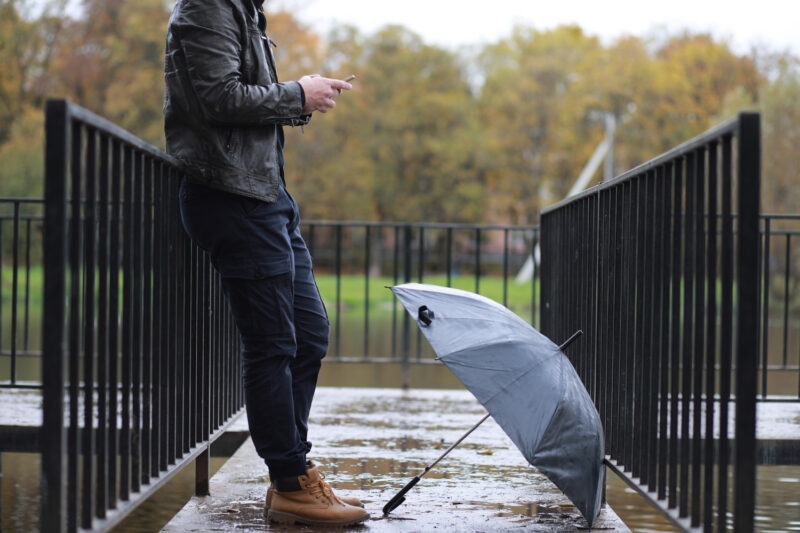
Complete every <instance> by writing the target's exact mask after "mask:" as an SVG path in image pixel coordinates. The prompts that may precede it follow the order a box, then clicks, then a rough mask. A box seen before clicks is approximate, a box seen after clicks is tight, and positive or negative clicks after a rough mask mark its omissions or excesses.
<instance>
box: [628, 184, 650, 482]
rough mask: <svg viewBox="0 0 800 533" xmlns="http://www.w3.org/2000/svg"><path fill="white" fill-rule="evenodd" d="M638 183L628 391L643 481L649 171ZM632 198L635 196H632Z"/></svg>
mask: <svg viewBox="0 0 800 533" xmlns="http://www.w3.org/2000/svg"><path fill="white" fill-rule="evenodd" d="M631 181H632V183H633V184H634V185H635V189H636V190H635V205H633V206H632V207H631V222H632V223H633V224H635V226H634V231H632V232H631V239H632V240H633V245H632V248H633V250H631V252H632V261H631V268H633V269H634V271H633V275H632V276H631V277H630V279H631V280H633V281H634V283H635V285H634V287H633V288H632V289H631V294H632V296H633V304H634V305H633V306H632V311H634V312H635V313H636V314H635V319H634V320H633V321H632V322H631V323H630V325H631V333H630V338H631V340H632V344H631V348H632V350H631V362H630V368H631V370H632V372H631V379H632V381H631V385H632V387H631V388H630V389H629V393H630V395H631V399H630V402H631V406H630V407H631V414H632V417H631V439H630V440H631V475H632V476H633V477H635V478H637V477H638V478H640V481H641V483H642V484H644V483H645V482H646V481H647V474H646V473H645V466H646V465H645V463H644V460H645V459H646V457H645V455H644V453H642V452H643V451H644V450H645V443H644V442H643V440H644V439H643V433H644V431H643V430H644V415H643V410H644V408H645V396H644V394H645V392H644V376H645V371H646V370H645V369H646V364H647V358H648V355H649V354H647V353H646V352H645V349H644V335H645V332H646V325H645V319H644V315H645V299H646V298H647V296H646V294H645V290H646V287H645V283H646V282H645V255H646V253H645V240H646V235H647V234H646V228H647V222H646V220H645V218H649V213H648V214H647V215H648V216H647V217H645V211H646V209H647V205H646V203H645V201H646V200H645V198H646V196H645V193H646V189H647V174H644V175H642V176H640V177H639V178H636V179H633V180H631ZM632 199H633V198H632Z"/></svg>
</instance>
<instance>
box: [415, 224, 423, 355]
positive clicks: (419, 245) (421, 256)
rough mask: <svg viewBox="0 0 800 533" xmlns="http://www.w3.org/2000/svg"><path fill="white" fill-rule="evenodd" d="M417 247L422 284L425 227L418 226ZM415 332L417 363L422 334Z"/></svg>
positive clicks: (420, 352) (420, 349) (418, 278)
mask: <svg viewBox="0 0 800 533" xmlns="http://www.w3.org/2000/svg"><path fill="white" fill-rule="evenodd" d="M417 242H418V245H417V246H418V247H419V251H418V253H417V282H418V283H422V280H423V277H424V270H425V227H424V226H419V234H418V240H417ZM414 329H415V330H416V335H417V361H418V362H419V361H420V360H421V359H422V332H421V331H420V329H419V328H414Z"/></svg>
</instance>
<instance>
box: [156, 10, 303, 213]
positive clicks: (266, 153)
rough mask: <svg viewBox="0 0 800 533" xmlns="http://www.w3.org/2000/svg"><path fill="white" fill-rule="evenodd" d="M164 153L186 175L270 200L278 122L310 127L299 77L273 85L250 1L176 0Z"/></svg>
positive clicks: (275, 185) (275, 179)
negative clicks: (176, 161) (296, 80)
mask: <svg viewBox="0 0 800 533" xmlns="http://www.w3.org/2000/svg"><path fill="white" fill-rule="evenodd" d="M164 78H165V90H164V130H165V133H166V149H167V153H169V154H170V155H172V156H174V157H176V158H177V159H179V160H180V161H181V162H183V163H184V164H185V166H186V171H187V179H189V180H190V181H192V182H194V183H199V184H201V185H205V186H208V187H212V188H215V189H220V190H223V191H227V192H232V193H235V194H240V195H244V196H249V197H252V198H257V199H259V200H264V201H267V202H272V201H274V200H275V198H277V195H278V191H279V188H280V186H281V182H282V177H281V176H282V169H281V164H282V161H281V158H282V156H281V154H280V153H279V150H280V147H279V146H278V141H279V136H282V135H283V131H282V130H281V128H282V126H298V125H304V124H307V123H308V121H309V119H310V117H311V116H310V115H302V114H301V110H302V108H303V105H304V100H305V97H304V94H303V89H302V87H301V86H300V84H299V83H298V82H288V83H280V82H278V76H277V70H276V67H275V58H274V56H273V54H272V50H271V47H270V45H269V42H268V39H267V38H266V34H265V33H263V31H262V29H261V28H259V24H258V17H257V16H256V11H255V9H254V7H253V5H252V0H179V1H178V2H177V4H176V5H175V8H174V10H173V12H172V16H171V17H170V21H169V27H168V29H167V44H166V57H165V61H164Z"/></svg>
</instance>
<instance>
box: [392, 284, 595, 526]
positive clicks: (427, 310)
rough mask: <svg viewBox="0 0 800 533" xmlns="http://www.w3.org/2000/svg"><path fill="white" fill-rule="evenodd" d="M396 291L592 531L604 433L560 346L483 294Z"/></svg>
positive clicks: (427, 288)
mask: <svg viewBox="0 0 800 533" xmlns="http://www.w3.org/2000/svg"><path fill="white" fill-rule="evenodd" d="M391 289H392V291H393V292H394V294H395V295H396V296H397V298H399V300H400V301H401V302H402V303H403V305H404V306H405V308H406V309H407V310H408V312H409V313H411V316H413V317H414V318H415V319H416V320H417V323H418V325H419V326H420V328H421V329H422V331H423V333H424V334H425V337H426V338H427V339H428V341H429V342H430V343H431V346H432V347H433V349H434V351H435V352H436V354H437V356H438V358H439V360H441V361H442V362H443V363H444V364H445V365H447V367H448V368H449V369H450V370H451V371H452V372H453V373H454V374H455V375H456V377H458V379H459V380H461V382H462V383H463V384H464V385H465V386H466V387H467V389H469V390H470V392H472V394H474V395H475V397H476V398H477V399H478V401H479V402H480V403H481V404H482V405H483V406H484V407H485V408H486V410H487V411H489V413H490V414H491V415H492V417H493V418H494V419H495V421H497V423H498V424H499V425H500V427H501V428H503V431H505V432H506V434H507V435H508V436H509V437H510V438H511V440H512V442H513V443H514V444H515V445H516V446H517V448H519V450H520V452H522V455H523V456H524V457H525V459H527V460H528V462H529V463H531V464H532V465H533V466H535V467H536V468H537V470H539V471H540V472H542V473H543V474H545V475H546V476H547V477H548V478H549V479H550V480H551V481H552V482H553V483H555V485H556V486H558V488H559V489H561V491H562V492H563V493H564V494H565V495H566V496H567V497H568V498H569V499H570V500H571V501H572V503H574V504H575V506H576V507H577V508H578V510H579V511H580V512H581V514H583V517H584V518H585V519H586V521H587V522H588V523H589V525H590V526H591V524H592V523H593V522H594V519H595V518H596V517H597V515H598V514H599V512H600V502H601V497H602V492H603V483H604V477H603V457H604V454H605V451H604V445H603V427H602V424H601V423H600V415H599V414H598V413H597V409H595V407H594V404H593V403H592V400H591V398H590V397H589V394H588V393H587V392H586V389H585V388H584V386H583V383H582V382H581V380H580V378H579V377H578V374H577V373H576V372H575V369H574V368H573V367H572V364H570V362H569V360H568V359H567V357H566V356H565V355H564V353H563V352H562V351H561V350H560V349H559V347H558V346H556V345H555V344H554V343H553V342H552V341H550V339H548V338H547V337H545V336H544V335H542V334H541V333H539V332H538V331H536V330H535V329H534V328H533V327H531V326H530V325H529V324H528V323H527V322H525V321H524V320H522V319H521V318H520V317H518V316H517V315H515V314H514V313H513V312H511V311H510V310H508V309H507V308H505V307H503V306H502V305H500V304H498V303H497V302H494V301H492V300H490V299H488V298H485V297H483V296H480V295H477V294H473V293H470V292H466V291H462V290H458V289H450V288H446V287H439V286H436V285H423V284H417V283H408V284H405V285H399V286H396V287H392V288H391ZM426 472H427V470H426Z"/></svg>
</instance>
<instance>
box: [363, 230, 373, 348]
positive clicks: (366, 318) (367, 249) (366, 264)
mask: <svg viewBox="0 0 800 533" xmlns="http://www.w3.org/2000/svg"><path fill="white" fill-rule="evenodd" d="M370 229H371V228H370V226H369V224H366V225H365V226H364V359H369V261H370V254H371V251H372V249H371V244H372V243H371V239H370V237H371V233H370Z"/></svg>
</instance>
